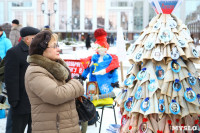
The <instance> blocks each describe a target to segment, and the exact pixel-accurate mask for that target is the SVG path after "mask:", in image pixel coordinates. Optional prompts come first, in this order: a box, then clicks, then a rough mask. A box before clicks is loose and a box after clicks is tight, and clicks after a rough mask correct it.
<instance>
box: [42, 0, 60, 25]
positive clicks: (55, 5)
mask: <svg viewBox="0 0 200 133" xmlns="http://www.w3.org/2000/svg"><path fill="white" fill-rule="evenodd" d="M53 10H54V12H51V11H50V10H49V12H45V3H44V2H42V3H41V11H42V13H43V14H46V15H48V17H49V27H50V17H51V15H52V14H54V13H56V11H57V3H56V2H54V4H53Z"/></svg>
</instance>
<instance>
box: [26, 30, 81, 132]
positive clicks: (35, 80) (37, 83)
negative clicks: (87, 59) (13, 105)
mask: <svg viewBox="0 0 200 133" xmlns="http://www.w3.org/2000/svg"><path fill="white" fill-rule="evenodd" d="M57 41H58V36H57V34H52V33H51V32H49V31H42V32H40V33H38V34H37V35H36V36H35V38H34V39H33V40H32V42H31V45H30V49H29V56H28V58H27V61H28V63H30V65H29V67H28V68H27V71H26V74H25V86H26V91H27V94H28V97H29V99H30V103H31V114H32V131H33V132H34V133H72V132H73V133H80V128H79V125H78V121H79V117H78V113H77V111H76V105H75V98H77V97H79V96H81V95H83V94H84V88H83V86H82V84H81V83H80V82H79V81H78V80H76V79H71V73H70V70H69V68H68V67H67V66H66V63H65V62H64V61H63V60H62V59H61V58H60V56H59V52H60V49H59V47H58V44H57Z"/></svg>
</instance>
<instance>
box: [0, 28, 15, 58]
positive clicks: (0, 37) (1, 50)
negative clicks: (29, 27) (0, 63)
mask: <svg viewBox="0 0 200 133" xmlns="http://www.w3.org/2000/svg"><path fill="white" fill-rule="evenodd" d="M11 47H12V43H11V41H10V40H9V39H8V38H7V37H6V33H5V32H4V31H3V29H2V27H0V57H1V59H3V58H4V57H5V56H6V52H7V51H8V49H10V48H11Z"/></svg>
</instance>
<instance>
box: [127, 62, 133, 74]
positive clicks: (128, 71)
mask: <svg viewBox="0 0 200 133" xmlns="http://www.w3.org/2000/svg"><path fill="white" fill-rule="evenodd" d="M133 67H134V64H132V66H131V67H130V68H129V69H128V70H127V74H129V73H130V71H131V70H132V69H133Z"/></svg>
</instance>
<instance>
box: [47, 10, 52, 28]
mask: <svg viewBox="0 0 200 133" xmlns="http://www.w3.org/2000/svg"><path fill="white" fill-rule="evenodd" d="M48 16H49V27H50V16H51V14H50V10H49V13H48Z"/></svg>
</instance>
